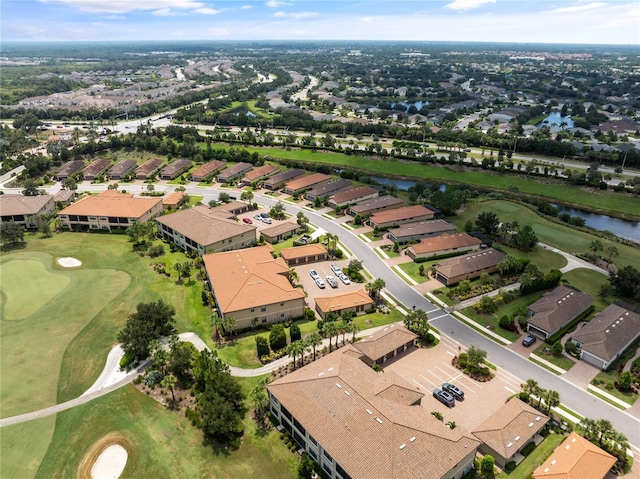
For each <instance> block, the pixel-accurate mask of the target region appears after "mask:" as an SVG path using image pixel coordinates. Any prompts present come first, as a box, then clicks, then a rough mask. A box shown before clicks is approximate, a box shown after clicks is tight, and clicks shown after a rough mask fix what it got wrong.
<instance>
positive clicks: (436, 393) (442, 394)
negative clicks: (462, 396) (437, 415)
mask: <svg viewBox="0 0 640 479" xmlns="http://www.w3.org/2000/svg"><path fill="white" fill-rule="evenodd" d="M433 397H434V398H436V399H437V400H438V401H440V402H441V403H442V404H444V405H445V406H447V407H450V408H451V407H454V406H455V405H456V400H455V399H453V396H452V395H451V394H449V393H448V392H447V391H443V390H442V389H439V388H435V389H434V390H433Z"/></svg>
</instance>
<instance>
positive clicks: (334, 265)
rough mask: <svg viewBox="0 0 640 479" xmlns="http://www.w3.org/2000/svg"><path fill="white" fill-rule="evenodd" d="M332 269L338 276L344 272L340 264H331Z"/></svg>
mask: <svg viewBox="0 0 640 479" xmlns="http://www.w3.org/2000/svg"><path fill="white" fill-rule="evenodd" d="M331 271H333V272H334V273H335V274H336V276H340V274H341V273H342V268H341V267H340V266H338V265H337V264H335V263H332V264H331Z"/></svg>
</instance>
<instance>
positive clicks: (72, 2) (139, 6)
mask: <svg viewBox="0 0 640 479" xmlns="http://www.w3.org/2000/svg"><path fill="white" fill-rule="evenodd" d="M40 1H41V2H43V3H61V4H63V5H67V6H69V7H72V8H76V9H77V10H80V11H82V12H90V13H127V12H131V11H134V10H151V11H153V12H162V11H169V10H171V9H178V10H184V9H196V8H204V7H205V4H204V3H203V2H198V1H194V0H135V1H126V0H40Z"/></svg>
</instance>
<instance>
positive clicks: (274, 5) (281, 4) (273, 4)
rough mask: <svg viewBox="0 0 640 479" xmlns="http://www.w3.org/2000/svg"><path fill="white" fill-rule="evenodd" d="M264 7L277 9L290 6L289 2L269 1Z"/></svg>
mask: <svg viewBox="0 0 640 479" xmlns="http://www.w3.org/2000/svg"><path fill="white" fill-rule="evenodd" d="M265 5H266V6H267V7H269V8H279V7H284V6H287V5H291V3H289V2H283V1H281V0H269V1H268V2H267V3H265Z"/></svg>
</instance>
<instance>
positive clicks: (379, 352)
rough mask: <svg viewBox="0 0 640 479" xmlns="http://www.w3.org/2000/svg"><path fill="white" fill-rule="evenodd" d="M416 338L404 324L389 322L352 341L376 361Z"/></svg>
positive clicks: (358, 348) (357, 347) (359, 349)
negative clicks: (364, 336) (366, 335)
mask: <svg viewBox="0 0 640 479" xmlns="http://www.w3.org/2000/svg"><path fill="white" fill-rule="evenodd" d="M318 299H320V298H318ZM316 302H317V300H316ZM416 338H417V336H416V335H415V334H414V333H412V332H411V331H409V330H408V329H407V328H405V327H404V326H400V325H397V324H391V325H389V326H387V327H385V328H383V329H381V330H379V331H376V332H375V333H373V334H372V335H370V336H368V337H366V338H363V339H362V340H360V341H358V342H356V343H354V347H355V348H356V349H357V350H358V351H360V352H361V353H362V354H364V355H365V356H367V357H368V358H369V359H371V360H373V361H377V360H378V359H380V358H381V357H383V356H384V355H385V354H388V353H390V352H392V351H393V350H394V349H397V348H399V347H401V346H403V345H405V344H407V343H408V342H409V341H413V340H414V339H416Z"/></svg>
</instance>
